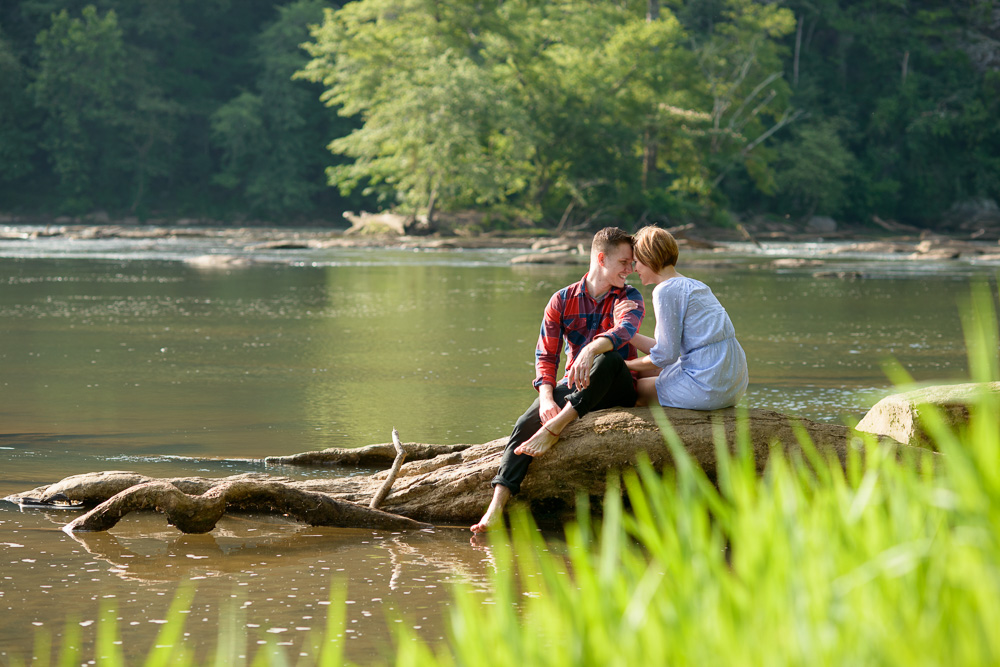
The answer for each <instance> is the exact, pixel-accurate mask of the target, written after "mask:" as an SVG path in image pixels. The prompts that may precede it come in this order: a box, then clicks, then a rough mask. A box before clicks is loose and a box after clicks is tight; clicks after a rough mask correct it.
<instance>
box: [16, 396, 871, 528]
mask: <svg viewBox="0 0 1000 667" xmlns="http://www.w3.org/2000/svg"><path fill="white" fill-rule="evenodd" d="M663 411H664V414H665V415H666V417H667V419H668V420H669V421H670V424H671V425H672V427H673V429H674V430H675V431H676V432H677V435H678V436H679V438H680V440H681V442H682V443H683V445H684V448H685V449H686V451H687V453H688V454H689V455H690V457H691V458H692V459H693V460H694V462H695V463H697V464H698V465H700V466H701V468H702V469H703V470H704V471H705V472H706V473H707V474H708V476H709V477H710V478H714V477H715V474H716V446H715V440H716V437H717V435H724V436H725V439H726V443H727V446H728V447H729V448H730V450H735V447H736V444H735V443H736V441H737V434H738V433H739V432H740V429H741V428H743V426H741V425H740V424H739V418H738V413H737V411H736V410H734V409H727V410H717V411H714V412H699V411H694V410H678V409H673V408H665V409H664V410H663ZM746 415H747V420H746V424H745V428H746V432H747V438H748V442H749V445H750V447H751V449H752V452H753V456H754V459H755V464H756V467H757V469H758V470H760V471H762V470H763V469H764V467H765V466H766V464H767V460H768V457H769V455H770V453H771V451H772V449H773V448H774V447H780V448H781V449H782V450H784V451H785V452H786V453H787V454H789V455H792V456H794V455H797V454H798V453H800V452H801V448H800V445H799V436H800V435H807V436H808V437H809V438H810V439H811V440H812V442H813V443H814V444H815V446H816V448H817V449H818V450H819V452H820V453H821V454H822V455H823V456H826V457H831V458H835V459H836V460H838V461H840V462H841V464H843V463H844V462H845V461H846V459H847V452H848V449H849V448H850V447H852V446H860V442H855V440H854V436H853V435H852V433H851V431H850V430H849V429H848V428H847V427H845V426H841V425H839V424H822V423H817V422H811V421H809V420H805V419H794V418H791V417H788V416H787V415H783V414H780V413H778V412H772V411H770V410H748V411H747V412H746ZM505 445H506V438H501V439H498V440H494V441H492V442H488V443H485V444H481V445H472V446H469V447H468V448H466V449H463V450H461V451H452V452H448V453H444V454H441V455H438V456H435V457H433V458H428V459H424V460H418V461H412V462H409V463H406V464H405V465H403V466H402V468H401V470H400V471H399V475H398V477H397V478H396V481H395V484H394V485H393V487H392V492H391V493H390V494H389V496H388V497H387V498H386V499H385V501H384V502H383V503H382V505H381V506H380V507H381V509H383V510H385V511H386V512H391V513H395V514H399V515H402V516H405V517H410V518H412V519H415V520H418V521H425V522H431V523H437V524H460V525H461V524H465V525H469V524H471V523H473V522H475V521H476V520H478V519H479V518H480V516H481V515H482V513H483V511H484V510H485V508H486V506H487V505H488V504H489V500H490V496H491V495H492V489H491V487H490V480H491V479H492V478H493V476H494V475H495V474H496V471H497V468H498V466H499V465H500V457H501V456H502V454H503V450H504V447H505ZM328 455H329V450H328V451H327V452H326V455H324V456H318V458H317V457H311V456H303V457H301V459H302V460H303V461H305V460H309V459H313V458H314V459H316V460H315V461H314V462H319V461H322V462H323V463H325V464H327V465H328V464H329V463H330V462H331V461H330V460H329V458H328ZM641 456H645V457H647V458H648V459H649V460H650V461H651V463H652V464H653V466H654V467H655V468H656V469H657V470H660V469H663V468H664V467H669V466H671V465H673V460H672V457H671V454H670V450H669V448H668V447H667V446H666V444H665V442H664V437H663V434H662V433H661V431H660V429H659V427H658V426H657V424H656V421H655V420H654V419H653V416H652V414H651V413H650V410H649V409H648V408H631V409H624V408H619V409H612V410H601V411H597V412H593V413H591V414H589V415H587V416H585V417H584V418H583V419H580V420H579V421H577V422H575V423H574V424H572V425H571V426H570V427H569V428H567V429H566V430H565V431H564V432H563V434H562V437H561V438H560V440H559V442H558V443H557V444H556V445H555V446H554V447H553V448H552V449H551V450H549V451H548V452H546V453H545V454H544V455H543V456H540V457H538V458H537V459H535V461H533V462H532V464H531V468H530V469H529V472H528V477H527V479H526V480H525V482H524V484H523V485H522V487H521V493H520V494H519V495H518V496H517V499H518V500H519V501H520V502H523V503H526V504H528V505H529V506H530V508H531V510H532V512H533V513H534V514H535V516H536V518H539V519H543V518H544V517H560V518H562V517H563V516H564V515H565V514H566V513H567V512H569V511H570V510H572V508H573V507H574V506H575V503H576V498H577V495H578V494H581V493H582V494H584V495H588V496H591V497H595V498H597V499H600V497H601V496H603V494H604V491H605V486H606V482H607V479H608V474H609V473H611V472H613V471H621V470H625V469H627V468H629V467H631V466H633V465H635V463H636V462H637V461H638V460H639V458H640V457H641ZM281 463H282V464H284V465H288V464H290V463H292V462H291V461H289V460H288V459H282V460H281ZM386 474H387V473H386V472H380V473H376V474H373V475H356V476H350V477H339V478H334V479H316V478H313V479H308V480H290V479H287V478H284V479H282V478H276V477H271V476H268V475H263V474H255V475H242V476H235V477H232V478H225V479H207V478H181V479H164V480H152V479H151V478H149V477H145V476H143V475H139V474H137V473H130V472H103V473H100V472H98V473H90V474H87V475H75V476H73V477H68V478H66V479H64V480H62V481H61V482H57V483H55V484H52V485H49V486H46V487H40V488H38V489H33V490H31V491H27V492H24V493H22V494H15V495H14V496H11V497H9V498H8V499H9V500H14V501H17V500H18V499H19V498H24V497H32V498H37V499H39V500H41V501H43V502H44V501H45V500H50V499H53V498H56V497H59V498H63V499H69V500H70V501H77V502H83V503H86V504H87V505H88V506H94V505H98V504H101V506H100V507H99V508H98V509H96V510H94V512H98V511H99V510H101V508H103V507H105V504H106V503H105V501H107V500H108V499H110V498H112V497H113V496H117V495H119V494H121V493H122V492H124V491H126V490H128V489H131V488H132V487H135V486H139V485H149V483H150V482H153V481H161V482H166V483H168V484H171V485H173V486H174V487H176V488H177V489H179V490H180V491H182V492H183V493H185V494H188V495H202V494H204V495H206V496H208V495H212V494H209V493H208V492H209V491H211V490H213V489H215V488H216V487H220V486H227V485H228V486H232V485H233V484H239V488H241V489H249V488H250V487H251V486H252V485H253V484H255V483H256V484H259V485H273V484H274V483H275V482H280V483H281V484H282V485H284V486H285V487H287V488H288V489H289V490H290V491H289V495H290V496H291V495H293V491H294V492H296V493H297V492H298V491H307V492H319V493H321V494H328V495H329V496H330V497H332V498H333V499H336V500H340V501H350V502H352V503H357V504H361V505H367V504H368V502H369V501H370V500H371V498H372V497H373V496H374V495H375V493H376V492H377V491H378V490H379V487H380V486H381V485H382V481H383V480H384V479H385V476H386ZM150 488H160V487H157V486H156V485H150ZM161 490H162V489H161ZM274 493H277V494H278V496H280V492H279V491H275V492H274ZM215 495H219V492H215ZM278 496H273V495H272V497H273V498H277V497H278ZM154 501H156V499H142V502H143V503H145V504H147V505H148V504H149V503H150V502H154ZM131 502H132V504H133V505H135V506H138V505H137V504H136V503H137V501H135V500H133V501H131ZM269 502H271V503H272V504H273V503H274V501H269ZM275 506H277V505H275ZM595 506H596V504H595ZM101 511H104V512H106V511H107V510H106V509H105V510H101Z"/></svg>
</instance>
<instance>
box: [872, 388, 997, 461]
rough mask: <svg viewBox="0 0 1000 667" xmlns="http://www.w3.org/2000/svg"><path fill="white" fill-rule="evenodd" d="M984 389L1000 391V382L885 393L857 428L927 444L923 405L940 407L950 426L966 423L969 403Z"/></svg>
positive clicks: (907, 442)
mask: <svg viewBox="0 0 1000 667" xmlns="http://www.w3.org/2000/svg"><path fill="white" fill-rule="evenodd" d="M983 391H990V392H998V391H1000V382H992V383H987V384H977V383H968V384H953V385H936V386H932V387H925V388H923V389H917V390H914V391H909V392H905V393H902V394H893V395H892V396H886V397H885V398H883V399H882V400H881V401H879V402H878V403H876V404H875V405H874V407H872V409H871V410H869V411H868V414H866V415H865V416H864V418H863V419H862V420H861V422H860V423H858V426H857V430H859V431H864V432H866V433H872V434H875V435H881V436H886V437H889V438H892V439H893V440H896V441H897V442H902V443H905V444H908V445H912V446H914V447H927V446H929V445H930V440H929V438H928V436H927V434H926V432H925V431H924V428H923V425H922V424H921V423H920V410H921V406H927V405H933V406H937V407H938V408H940V409H941V410H940V411H941V414H942V415H944V417H945V420H946V421H947V423H948V424H949V425H950V426H956V425H960V424H965V423H967V422H968V420H969V407H968V406H969V405H970V404H971V403H973V402H974V400H975V397H976V395H977V394H978V393H979V392H983Z"/></svg>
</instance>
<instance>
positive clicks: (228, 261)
mask: <svg viewBox="0 0 1000 667" xmlns="http://www.w3.org/2000/svg"><path fill="white" fill-rule="evenodd" d="M184 263H185V264H187V265H188V266H191V267H194V268H196V269H209V270H214V269H232V268H239V267H243V266H248V265H249V264H250V263H251V262H250V260H249V259H247V258H246V257H236V256H235V255H198V256H196V257H188V258H186V259H185V260H184Z"/></svg>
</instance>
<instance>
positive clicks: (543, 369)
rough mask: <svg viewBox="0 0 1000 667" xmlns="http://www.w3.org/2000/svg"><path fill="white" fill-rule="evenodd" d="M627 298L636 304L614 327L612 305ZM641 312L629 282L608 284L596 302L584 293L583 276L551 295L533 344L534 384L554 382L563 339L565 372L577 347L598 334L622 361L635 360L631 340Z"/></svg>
mask: <svg viewBox="0 0 1000 667" xmlns="http://www.w3.org/2000/svg"><path fill="white" fill-rule="evenodd" d="M627 299H631V300H632V301H635V302H636V303H637V304H639V305H638V307H637V308H635V309H633V310H631V311H630V312H629V313H628V315H626V316H625V319H624V320H623V321H622V323H621V324H619V325H618V326H615V318H614V310H615V304H616V303H618V302H619V301H623V300H627ZM645 314H646V309H645V306H644V305H643V302H642V294H640V293H639V290H637V289H636V288H634V287H632V286H631V285H625V286H624V287H614V286H612V287H611V289H610V290H609V291H608V293H607V294H605V295H604V298H602V299H601V300H600V301H595V300H594V297H592V296H590V294H588V293H587V275H584V276H583V278H582V279H581V280H580V282H578V283H573V284H572V285H569V286H568V287H564V288H562V289H561V290H559V291H558V292H556V293H555V294H553V295H552V298H551V299H549V303H548V305H547V306H545V316H544V317H543V318H542V330H541V332H540V333H539V335H538V344H537V345H536V346H535V382H534V385H535V387H536V388H537V387H539V386H540V385H543V384H551V385H553V386H554V385H555V384H556V370H557V369H558V368H559V352H560V348H562V346H563V340H565V341H566V370H567V372H568V371H569V369H570V368H572V367H573V362H574V361H575V360H576V357H577V355H578V354H579V353H580V350H582V349H583V348H584V346H586V345H587V344H588V343H590V342H591V341H592V340H594V339H595V338H597V337H598V336H604V337H605V338H608V339H610V340H611V344H612V345H613V346H614V349H615V351H616V352H618V354H620V355H622V358H623V359H625V360H626V361H627V360H629V359H635V358H636V356H637V354H636V350H635V346H634V345H632V343H631V340H632V336H634V335H635V332H636V331H638V330H639V325H640V324H642V318H643V316H644V315H645ZM634 375H635V374H633V377H634ZM564 377H565V376H564Z"/></svg>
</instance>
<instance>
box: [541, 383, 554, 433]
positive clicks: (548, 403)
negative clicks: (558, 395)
mask: <svg viewBox="0 0 1000 667" xmlns="http://www.w3.org/2000/svg"><path fill="white" fill-rule="evenodd" d="M558 414H559V405H558V404H557V403H556V399H555V388H554V387H553V386H552V385H550V384H543V385H540V386H539V387H538V418H539V419H541V420H542V423H543V424H544V423H545V422H547V421H548V420H550V419H552V418H553V417H555V416H556V415H558Z"/></svg>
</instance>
